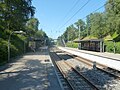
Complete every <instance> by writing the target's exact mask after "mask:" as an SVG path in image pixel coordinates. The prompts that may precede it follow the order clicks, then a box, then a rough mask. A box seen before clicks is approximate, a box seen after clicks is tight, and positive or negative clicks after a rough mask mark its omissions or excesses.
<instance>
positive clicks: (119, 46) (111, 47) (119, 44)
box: [105, 41, 120, 53]
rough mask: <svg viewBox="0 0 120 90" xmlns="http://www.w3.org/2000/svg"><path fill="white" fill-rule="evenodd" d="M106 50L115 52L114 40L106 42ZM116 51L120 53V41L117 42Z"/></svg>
mask: <svg viewBox="0 0 120 90" xmlns="http://www.w3.org/2000/svg"><path fill="white" fill-rule="evenodd" d="M105 45H106V52H111V53H114V43H113V42H112V41H107V42H105ZM115 52H116V53H120V42H116V43H115Z"/></svg>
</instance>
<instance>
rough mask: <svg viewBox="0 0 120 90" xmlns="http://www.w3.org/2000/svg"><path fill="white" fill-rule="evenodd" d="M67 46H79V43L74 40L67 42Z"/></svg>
mask: <svg viewBox="0 0 120 90" xmlns="http://www.w3.org/2000/svg"><path fill="white" fill-rule="evenodd" d="M66 46H67V47H72V48H78V43H74V42H67V43H66Z"/></svg>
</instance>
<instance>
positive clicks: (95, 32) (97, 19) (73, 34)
mask: <svg viewBox="0 0 120 90" xmlns="http://www.w3.org/2000/svg"><path fill="white" fill-rule="evenodd" d="M70 27H71V25H70V26H68V27H67V28H66V30H65V32H64V33H63V35H62V36H61V37H63V36H64V39H65V41H68V39H69V40H74V39H75V38H78V37H79V28H80V37H81V39H82V38H84V37H86V36H89V35H90V36H95V37H97V38H98V39H101V38H104V37H106V36H107V35H111V36H112V35H113V34H114V33H117V34H119V36H120V0H107V2H106V4H105V11H104V12H95V13H91V14H89V15H87V17H86V20H85V21H83V20H82V19H79V20H78V21H76V22H75V23H74V24H73V25H72V31H71V28H70ZM68 37H69V38H68ZM59 38H60V37H59Z"/></svg>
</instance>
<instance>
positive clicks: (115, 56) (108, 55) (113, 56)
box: [65, 47, 120, 60]
mask: <svg viewBox="0 0 120 90" xmlns="http://www.w3.org/2000/svg"><path fill="white" fill-rule="evenodd" d="M65 48H67V49H73V50H77V51H80V52H83V53H88V54H93V55H97V56H102V57H106V58H111V59H116V60H120V54H114V53H109V52H94V51H86V50H79V49H77V48H69V47H65Z"/></svg>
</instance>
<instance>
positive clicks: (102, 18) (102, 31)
mask: <svg viewBox="0 0 120 90" xmlns="http://www.w3.org/2000/svg"><path fill="white" fill-rule="evenodd" d="M106 20H107V19H106V15H105V14H104V13H94V14H91V15H90V29H91V30H90V31H91V32H90V33H91V35H93V36H95V37H97V38H99V39H100V38H103V37H105V36H106V35H108V29H107V27H106Z"/></svg>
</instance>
